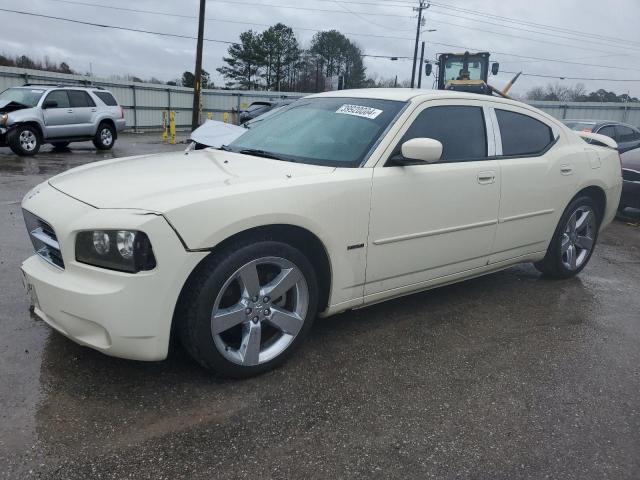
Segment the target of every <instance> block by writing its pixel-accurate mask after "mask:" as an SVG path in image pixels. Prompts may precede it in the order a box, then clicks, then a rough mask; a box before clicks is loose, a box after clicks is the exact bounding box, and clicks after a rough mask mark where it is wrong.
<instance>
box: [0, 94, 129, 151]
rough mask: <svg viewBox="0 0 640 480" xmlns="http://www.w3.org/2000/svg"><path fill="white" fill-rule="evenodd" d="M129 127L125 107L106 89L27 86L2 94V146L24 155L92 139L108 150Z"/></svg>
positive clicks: (0, 143) (0, 119) (0, 125)
mask: <svg viewBox="0 0 640 480" xmlns="http://www.w3.org/2000/svg"><path fill="white" fill-rule="evenodd" d="M125 125H126V123H125V119H124V111H123V110H122V107H120V106H119V105H118V102H117V101H116V99H115V98H114V96H113V95H112V94H111V93H110V92H108V91H107V90H104V89H102V88H100V87H80V86H65V85H31V84H26V85H24V86H22V87H12V88H8V89H6V90H5V91H4V92H2V93H0V147H1V146H9V147H10V148H11V150H13V152H14V153H16V154H18V155H23V156H24V155H35V154H36V153H38V150H40V146H41V145H42V144H43V143H51V144H52V145H53V146H54V147H56V148H65V147H66V146H67V145H69V143H71V142H84V141H87V140H91V141H93V144H94V145H95V146H96V148H98V149H100V150H108V149H110V148H112V147H113V145H114V143H115V141H116V138H117V135H118V132H120V131H122V130H123V129H124V128H125Z"/></svg>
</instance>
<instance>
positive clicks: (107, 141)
mask: <svg viewBox="0 0 640 480" xmlns="http://www.w3.org/2000/svg"><path fill="white" fill-rule="evenodd" d="M100 140H101V141H102V144H103V145H104V146H105V147H108V146H109V145H111V143H112V142H113V134H112V133H111V130H110V129H109V128H106V127H105V128H103V129H102V130H100Z"/></svg>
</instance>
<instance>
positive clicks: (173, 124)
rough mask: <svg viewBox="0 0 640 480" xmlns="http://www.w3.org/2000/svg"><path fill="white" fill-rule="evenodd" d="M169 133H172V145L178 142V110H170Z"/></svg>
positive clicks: (170, 141)
mask: <svg viewBox="0 0 640 480" xmlns="http://www.w3.org/2000/svg"><path fill="white" fill-rule="evenodd" d="M169 133H170V134H171V139H170V140H169V143H170V144H171V145H175V144H176V112H169Z"/></svg>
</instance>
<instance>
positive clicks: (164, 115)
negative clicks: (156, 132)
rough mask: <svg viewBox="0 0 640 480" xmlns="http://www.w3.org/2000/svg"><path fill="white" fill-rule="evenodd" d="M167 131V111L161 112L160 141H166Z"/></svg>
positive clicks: (167, 137)
mask: <svg viewBox="0 0 640 480" xmlns="http://www.w3.org/2000/svg"><path fill="white" fill-rule="evenodd" d="M168 139H169V133H168V131H167V112H162V141H163V142H164V143H167V140H168Z"/></svg>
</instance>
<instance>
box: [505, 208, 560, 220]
mask: <svg viewBox="0 0 640 480" xmlns="http://www.w3.org/2000/svg"><path fill="white" fill-rule="evenodd" d="M553 212H555V210H554V209H553V208H550V209H548V210H539V211H537V212H529V213H521V214H520V215H513V216H511V217H504V218H500V219H499V220H498V222H499V223H507V222H512V221H514V220H522V219H523V218H530V217H537V216H539V215H549V214H550V213H553Z"/></svg>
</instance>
